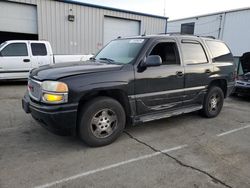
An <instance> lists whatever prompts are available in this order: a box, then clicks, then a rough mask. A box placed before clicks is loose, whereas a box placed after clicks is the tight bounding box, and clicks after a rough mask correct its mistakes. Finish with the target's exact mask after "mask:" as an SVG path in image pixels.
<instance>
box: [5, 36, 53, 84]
mask: <svg viewBox="0 0 250 188" xmlns="http://www.w3.org/2000/svg"><path fill="white" fill-rule="evenodd" d="M51 63H53V54H52V49H51V46H50V44H49V42H47V41H21V40H13V41H7V42H4V43H2V44H1V46H0V80H1V79H5V78H6V79H19V78H25V77H26V78H27V77H28V74H29V71H30V70H31V69H32V68H35V67H39V66H42V65H46V64H51Z"/></svg>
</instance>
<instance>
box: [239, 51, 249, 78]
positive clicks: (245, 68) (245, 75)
mask: <svg viewBox="0 0 250 188" xmlns="http://www.w3.org/2000/svg"><path fill="white" fill-rule="evenodd" d="M240 63H241V66H242V71H243V75H242V79H244V80H250V52H246V53H244V54H243V55H242V56H241V57H240Z"/></svg>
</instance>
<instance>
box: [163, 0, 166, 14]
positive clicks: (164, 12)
mask: <svg viewBox="0 0 250 188" xmlns="http://www.w3.org/2000/svg"><path fill="white" fill-rule="evenodd" d="M163 16H166V0H163Z"/></svg>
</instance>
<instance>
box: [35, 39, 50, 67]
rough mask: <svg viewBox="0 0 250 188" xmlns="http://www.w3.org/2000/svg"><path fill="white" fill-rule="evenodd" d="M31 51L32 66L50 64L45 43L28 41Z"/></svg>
mask: <svg viewBox="0 0 250 188" xmlns="http://www.w3.org/2000/svg"><path fill="white" fill-rule="evenodd" d="M30 48H31V53H32V67H33V68H36V67H39V66H42V65H47V64H50V58H49V56H48V52H47V48H46V45H45V44H44V43H42V42H31V43H30Z"/></svg>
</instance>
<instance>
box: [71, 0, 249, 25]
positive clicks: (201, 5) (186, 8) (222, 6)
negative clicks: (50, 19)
mask: <svg viewBox="0 0 250 188" xmlns="http://www.w3.org/2000/svg"><path fill="white" fill-rule="evenodd" d="M74 1H80V2H85V3H90V4H97V5H102V6H108V7H113V8H119V9H125V10H131V11H137V12H143V13H148V14H154V15H160V16H164V5H165V16H166V17H169V20H173V19H180V18H186V17H192V16H197V15H202V14H207V13H213V12H219V11H224V10H231V9H238V8H243V7H250V0H217V1H216V0H171V1H170V0H74Z"/></svg>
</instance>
